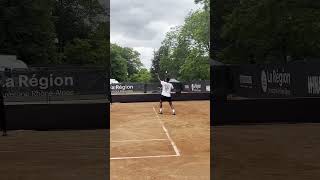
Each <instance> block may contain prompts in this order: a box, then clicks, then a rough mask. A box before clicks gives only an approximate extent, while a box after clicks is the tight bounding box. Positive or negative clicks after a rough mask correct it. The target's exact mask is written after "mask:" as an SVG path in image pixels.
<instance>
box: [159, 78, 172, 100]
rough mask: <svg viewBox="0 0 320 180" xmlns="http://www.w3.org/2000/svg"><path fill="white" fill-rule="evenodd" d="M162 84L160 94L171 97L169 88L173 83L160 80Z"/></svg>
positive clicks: (170, 88)
mask: <svg viewBox="0 0 320 180" xmlns="http://www.w3.org/2000/svg"><path fill="white" fill-rule="evenodd" d="M161 85H162V93H161V95H162V96H166V97H171V90H173V85H172V84H171V83H168V82H165V81H161Z"/></svg>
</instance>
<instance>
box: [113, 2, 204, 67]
mask: <svg viewBox="0 0 320 180" xmlns="http://www.w3.org/2000/svg"><path fill="white" fill-rule="evenodd" d="M199 8H200V5H196V4H195V3H194V0H111V2H110V9H111V12H110V25H111V27H110V28H111V29H110V30H111V32H110V41H111V42H112V43H117V44H118V45H120V46H123V47H131V48H133V49H134V50H136V51H138V52H139V53H140V59H141V61H142V63H143V64H144V66H145V67H146V68H148V69H150V67H151V60H152V57H153V51H154V49H156V50H157V49H158V48H159V47H160V45H161V41H162V40H163V39H164V38H165V34H166V32H168V31H169V30H170V28H171V27H175V26H178V25H183V22H184V19H185V17H186V16H187V15H188V13H189V12H190V11H191V10H196V9H199Z"/></svg>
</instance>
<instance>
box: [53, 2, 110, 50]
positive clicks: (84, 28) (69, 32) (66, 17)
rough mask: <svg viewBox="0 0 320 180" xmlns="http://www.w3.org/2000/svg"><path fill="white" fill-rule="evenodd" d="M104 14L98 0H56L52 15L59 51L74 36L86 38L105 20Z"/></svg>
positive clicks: (74, 37)
mask: <svg viewBox="0 0 320 180" xmlns="http://www.w3.org/2000/svg"><path fill="white" fill-rule="evenodd" d="M105 14H106V13H105V10H104V9H103V7H102V6H101V5H100V3H99V2H98V0H89V1H88V0H56V1H55V3H54V11H53V16H54V17H55V28H56V32H57V39H58V48H59V52H60V53H63V52H64V47H65V46H66V45H67V44H68V43H70V42H71V41H72V40H74V39H76V38H78V39H88V38H89V36H90V34H91V33H93V32H94V31H95V30H96V29H97V28H98V27H99V26H100V25H101V23H102V22H104V21H105V19H103V17H104V16H105Z"/></svg>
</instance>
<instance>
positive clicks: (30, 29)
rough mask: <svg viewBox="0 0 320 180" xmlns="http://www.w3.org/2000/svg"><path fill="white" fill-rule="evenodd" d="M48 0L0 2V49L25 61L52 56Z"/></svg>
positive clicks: (45, 60) (35, 61) (52, 58)
mask: <svg viewBox="0 0 320 180" xmlns="http://www.w3.org/2000/svg"><path fill="white" fill-rule="evenodd" d="M51 10H52V1H50V0H33V1H29V0H10V1H1V3H0V14H1V20H0V53H1V54H12V55H17V56H18V58H19V59H21V60H23V61H25V62H26V63H28V64H39V63H53V62H55V60H56V53H55V44H54V39H55V30H54V24H53V22H52V19H51V14H50V13H51Z"/></svg>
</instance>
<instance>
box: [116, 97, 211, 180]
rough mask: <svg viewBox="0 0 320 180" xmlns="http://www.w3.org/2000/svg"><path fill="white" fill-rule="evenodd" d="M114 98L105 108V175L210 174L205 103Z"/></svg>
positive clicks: (128, 178)
mask: <svg viewBox="0 0 320 180" xmlns="http://www.w3.org/2000/svg"><path fill="white" fill-rule="evenodd" d="M174 105H175V108H176V112H177V115H176V116H173V115H171V111H170V108H169V105H168V104H167V103H164V114H162V115H160V114H158V113H157V112H158V103H123V104H122V103H115V104H113V105H112V107H111V123H110V125H111V133H110V136H111V137H110V148H111V149H110V158H111V159H110V173H111V179H112V180H115V179H117V180H118V179H125V180H131V179H132V180H140V179H146V180H147V179H153V180H155V179H166V180H171V179H172V180H173V179H174V180H177V179H178V180H179V179H183V180H188V179H192V180H194V179H198V180H202V179H203V180H208V179H210V122H209V121H210V118H209V114H210V110H209V109H210V108H209V106H210V102H209V101H180V102H174Z"/></svg>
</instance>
